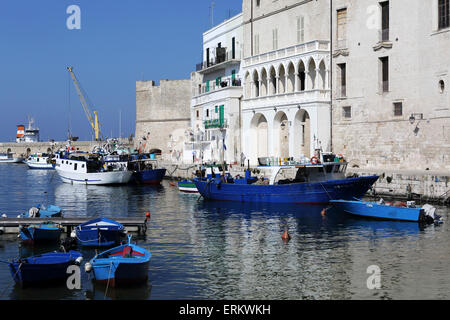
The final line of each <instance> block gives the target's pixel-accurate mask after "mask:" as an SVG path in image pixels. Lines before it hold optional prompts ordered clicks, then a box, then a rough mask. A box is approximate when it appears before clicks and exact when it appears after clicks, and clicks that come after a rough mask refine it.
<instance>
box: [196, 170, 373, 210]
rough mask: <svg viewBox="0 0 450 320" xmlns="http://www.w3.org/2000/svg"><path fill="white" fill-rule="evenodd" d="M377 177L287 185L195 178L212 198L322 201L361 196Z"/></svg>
mask: <svg viewBox="0 0 450 320" xmlns="http://www.w3.org/2000/svg"><path fill="white" fill-rule="evenodd" d="M377 180H378V176H369V177H359V178H349V179H341V180H332V181H325V182H318V183H294V184H286V185H255V184H236V183H221V182H220V181H219V180H210V181H205V180H199V179H194V182H195V185H196V187H197V189H198V191H199V192H200V194H201V195H202V196H203V198H205V199H209V200H223V201H240V202H265V203H294V204H302V203H305V204H316V203H317V204H319V203H329V202H330V200H335V199H344V200H354V199H355V198H357V199H360V198H362V197H363V196H364V195H365V194H366V192H367V191H368V190H369V189H370V187H371V186H372V185H373V184H374V183H375V182H376V181H377Z"/></svg>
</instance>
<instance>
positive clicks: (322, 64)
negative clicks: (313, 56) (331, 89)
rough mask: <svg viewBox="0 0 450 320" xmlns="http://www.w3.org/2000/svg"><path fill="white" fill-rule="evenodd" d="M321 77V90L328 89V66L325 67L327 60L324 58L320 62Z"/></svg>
mask: <svg viewBox="0 0 450 320" xmlns="http://www.w3.org/2000/svg"><path fill="white" fill-rule="evenodd" d="M318 76H319V77H320V82H319V88H318V89H321V90H325V89H327V88H326V86H327V81H326V67H325V62H324V60H323V59H322V60H321V61H320V63H319V75H318Z"/></svg>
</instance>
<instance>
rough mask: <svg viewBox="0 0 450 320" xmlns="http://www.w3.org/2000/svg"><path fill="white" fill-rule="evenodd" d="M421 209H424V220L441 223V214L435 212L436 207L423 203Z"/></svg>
mask: <svg viewBox="0 0 450 320" xmlns="http://www.w3.org/2000/svg"><path fill="white" fill-rule="evenodd" d="M422 209H423V210H424V211H425V221H426V222H428V223H441V222H442V218H441V216H439V215H437V214H436V208H435V207H433V206H432V205H429V204H425V205H424V206H423V207H422Z"/></svg>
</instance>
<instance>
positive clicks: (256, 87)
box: [252, 69, 260, 98]
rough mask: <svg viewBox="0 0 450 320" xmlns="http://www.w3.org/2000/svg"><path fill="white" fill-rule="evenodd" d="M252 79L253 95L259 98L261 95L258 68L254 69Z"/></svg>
mask: <svg viewBox="0 0 450 320" xmlns="http://www.w3.org/2000/svg"><path fill="white" fill-rule="evenodd" d="M252 79H253V97H254V98H258V97H259V96H260V87H259V80H260V78H259V74H258V70H256V69H255V70H253V74H252Z"/></svg>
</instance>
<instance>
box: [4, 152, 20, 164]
mask: <svg viewBox="0 0 450 320" xmlns="http://www.w3.org/2000/svg"><path fill="white" fill-rule="evenodd" d="M21 162H23V158H21V157H14V153H10V152H5V153H0V163H21Z"/></svg>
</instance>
